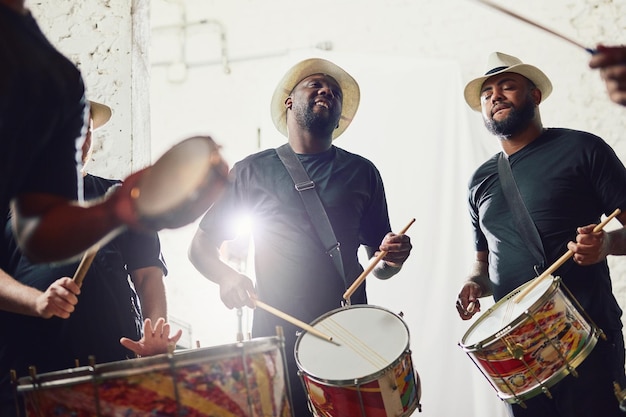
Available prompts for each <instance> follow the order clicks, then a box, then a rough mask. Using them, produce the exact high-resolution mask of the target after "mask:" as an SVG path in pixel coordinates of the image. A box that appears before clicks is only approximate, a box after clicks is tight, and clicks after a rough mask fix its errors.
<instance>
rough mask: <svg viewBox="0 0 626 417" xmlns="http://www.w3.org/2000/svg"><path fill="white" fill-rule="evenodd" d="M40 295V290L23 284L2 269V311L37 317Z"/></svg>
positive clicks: (0, 297) (0, 298) (0, 305)
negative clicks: (37, 304) (37, 300)
mask: <svg viewBox="0 0 626 417" xmlns="http://www.w3.org/2000/svg"><path fill="white" fill-rule="evenodd" d="M40 294H41V291H39V290H38V289H36V288H33V287H29V286H27V285H24V284H22V283H21V282H19V281H17V280H16V279H14V278H13V277H12V276H10V275H9V274H7V273H6V272H4V271H3V270H1V269H0V309H2V310H5V311H10V312H12V313H18V314H24V315H28V316H36V315H37V308H36V299H37V297H38V296H39V295H40Z"/></svg>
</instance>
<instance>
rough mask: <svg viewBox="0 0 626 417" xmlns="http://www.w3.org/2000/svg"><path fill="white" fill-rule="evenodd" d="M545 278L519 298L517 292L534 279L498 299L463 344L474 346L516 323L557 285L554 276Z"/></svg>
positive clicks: (470, 329)
mask: <svg viewBox="0 0 626 417" xmlns="http://www.w3.org/2000/svg"><path fill="white" fill-rule="evenodd" d="M550 278H551V279H548V278H545V279H543V280H542V281H541V282H540V283H539V284H537V285H536V286H535V288H533V289H532V290H531V291H530V292H529V293H528V294H526V295H525V296H524V297H522V298H520V299H518V298H517V297H516V295H517V294H519V293H520V291H522V290H523V289H524V288H526V287H527V286H528V285H530V284H531V283H532V282H533V281H529V282H528V283H526V284H524V285H522V286H521V287H519V288H517V289H515V290H513V291H511V292H510V293H509V294H508V295H507V296H506V297H504V298H503V299H501V300H500V301H498V302H497V303H496V304H495V305H494V306H493V307H491V308H490V309H489V310H487V311H486V312H485V313H484V314H483V315H482V316H481V317H480V318H479V319H478V321H477V322H476V323H475V324H474V325H473V326H472V327H470V328H469V330H468V331H467V333H466V334H465V336H464V337H463V339H462V340H461V345H464V346H473V345H475V344H477V343H479V342H484V341H486V340H488V339H490V338H493V337H495V335H496V334H497V333H498V332H500V331H501V330H503V329H504V328H505V327H506V326H507V325H510V324H512V323H516V322H517V321H519V319H520V318H521V317H522V315H523V314H524V313H525V312H526V311H527V310H529V309H531V308H532V307H533V305H534V304H535V303H536V302H537V301H538V300H540V299H541V297H542V296H543V295H544V294H545V293H546V292H547V291H548V289H549V288H550V287H551V286H553V285H555V286H556V284H555V283H556V281H555V280H554V278H552V277H550Z"/></svg>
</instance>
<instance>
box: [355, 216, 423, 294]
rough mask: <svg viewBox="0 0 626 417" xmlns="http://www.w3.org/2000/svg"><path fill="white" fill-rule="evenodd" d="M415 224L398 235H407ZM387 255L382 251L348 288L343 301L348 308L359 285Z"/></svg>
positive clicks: (412, 220) (413, 221) (410, 222)
mask: <svg viewBox="0 0 626 417" xmlns="http://www.w3.org/2000/svg"><path fill="white" fill-rule="evenodd" d="M413 223H415V219H411V221H409V223H408V224H407V225H406V226H404V228H403V229H402V230H400V232H399V233H398V234H399V235H403V234H405V233H406V231H407V230H409V227H411V225H412V224H413ZM386 255H387V251H380V253H379V254H378V255H376V256H375V257H374V258H373V259H372V261H371V262H370V264H369V265H368V266H367V268H365V270H364V271H363V272H362V273H361V275H359V276H358V277H357V279H355V280H354V282H353V283H352V285H350V288H348V289H347V290H346V292H344V293H343V299H344V301H345V304H346V305H348V306H349V305H350V297H351V296H352V294H353V293H354V291H356V289H357V288H358V287H359V285H361V283H362V282H363V281H365V278H367V275H368V274H369V273H370V272H372V270H373V269H374V267H375V266H376V265H377V264H378V262H380V260H381V259H383V258H384V257H385V256H386Z"/></svg>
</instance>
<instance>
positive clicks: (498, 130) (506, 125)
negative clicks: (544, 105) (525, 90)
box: [483, 94, 535, 139]
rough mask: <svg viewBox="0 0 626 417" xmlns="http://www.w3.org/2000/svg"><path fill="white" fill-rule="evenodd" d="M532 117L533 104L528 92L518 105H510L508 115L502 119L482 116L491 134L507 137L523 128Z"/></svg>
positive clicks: (533, 111)
mask: <svg viewBox="0 0 626 417" xmlns="http://www.w3.org/2000/svg"><path fill="white" fill-rule="evenodd" d="M534 117H535V104H534V103H533V101H532V97H531V96H530V94H529V95H528V96H527V97H526V101H525V102H524V103H522V104H521V105H520V106H519V107H517V108H516V107H511V108H510V111H509V115H508V116H507V117H505V118H504V119H502V120H494V119H493V118H487V117H483V121H484V122H485V127H486V128H487V130H488V131H489V132H491V133H492V134H493V135H495V136H498V137H500V138H504V139H508V138H510V137H511V136H513V135H514V134H516V133H519V132H521V131H522V130H524V129H525V128H526V126H528V124H529V123H530V121H531V120H532V119H533V118H534Z"/></svg>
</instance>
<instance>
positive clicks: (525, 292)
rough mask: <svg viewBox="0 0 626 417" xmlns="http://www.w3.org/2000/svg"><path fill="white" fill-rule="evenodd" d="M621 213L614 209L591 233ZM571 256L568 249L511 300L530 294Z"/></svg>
mask: <svg viewBox="0 0 626 417" xmlns="http://www.w3.org/2000/svg"><path fill="white" fill-rule="evenodd" d="M621 212H622V211H621V210H620V209H615V211H614V212H613V213H611V215H610V216H608V217H607V218H606V219H604V221H602V222H601V223H600V224H598V225H597V226H596V227H594V228H593V233H596V232H599V231H600V230H602V229H604V226H606V225H607V223H608V222H610V221H611V220H613V218H614V217H615V216H617V215H618V214H620V213H621ZM572 255H574V252H572V251H571V250H569V249H568V250H567V252H565V253H564V254H563V255H562V256H561V257H560V258H559V259H557V260H556V262H554V263H553V264H552V265H551V266H550V267H549V268H548V269H546V270H545V271H543V273H542V274H541V275H539V276H538V277H537V278H535V279H534V280H533V282H532V283H531V284H530V285H528V287H526V288H524V289H523V290H522V291H520V292H519V293H518V294H517V295H516V296H515V297H514V298H513V302H515V303H518V302H519V301H520V300H521V299H522V298H524V297H525V296H526V295H528V293H529V292H531V291H532V290H533V289H534V288H535V287H536V286H537V285H539V283H540V282H541V281H543V279H544V278H546V277H547V276H550V275H552V273H553V272H554V271H556V270H557V269H558V268H559V267H560V266H561V265H563V264H564V263H565V261H567V260H568V259H569V258H571V257H572Z"/></svg>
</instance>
